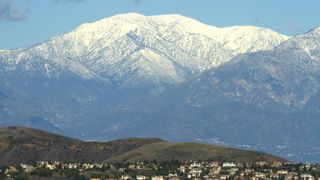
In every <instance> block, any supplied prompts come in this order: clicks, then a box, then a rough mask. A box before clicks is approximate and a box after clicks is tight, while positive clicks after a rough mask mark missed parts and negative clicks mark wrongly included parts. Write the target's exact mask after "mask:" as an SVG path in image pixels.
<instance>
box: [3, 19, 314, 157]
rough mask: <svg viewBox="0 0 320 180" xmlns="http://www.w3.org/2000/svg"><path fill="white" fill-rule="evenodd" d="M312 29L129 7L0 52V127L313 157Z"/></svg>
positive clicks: (96, 137)
mask: <svg viewBox="0 0 320 180" xmlns="http://www.w3.org/2000/svg"><path fill="white" fill-rule="evenodd" d="M319 32H320V31H319V28H315V29H313V30H311V31H309V32H307V33H305V34H302V35H298V36H295V37H287V36H285V35H281V34H278V33H276V32H274V31H272V30H269V29H265V28H258V27H251V26H235V27H227V28H217V27H213V26H209V25H205V24H202V23H200V22H198V21H196V20H193V19H190V18H186V17H183V16H180V15H161V16H143V15H140V14H134V13H131V14H122V15H117V16H113V17H110V18H106V19H103V20H100V21H97V22H94V23H90V24H84V25H82V26H80V27H78V28H77V29H75V30H74V31H71V32H70V33H67V34H64V35H60V36H57V37H54V38H52V39H50V40H48V41H47V42H44V43H40V44H37V45H35V46H33V47H27V48H24V49H18V50H9V51H1V52H0V83H1V86H0V125H1V126H7V125H24V126H31V127H37V128H42V129H47V130H51V131H54V132H60V133H63V134H66V135H71V136H73V137H78V138H82V139H113V138H119V137H124V136H141V137H151V136H152V137H161V138H166V139H169V140H177V141H185V140H188V141H202V142H207V143H222V144H228V145H231V146H241V147H248V148H253V149H259V150H263V151H267V152H272V153H277V154H279V155H283V156H286V157H289V158H291V159H293V160H298V161H315V162H318V161H319V160H320V159H317V158H318V156H317V154H318V153H320V143H319V142H320V141H318V140H319V139H320V133H319V132H318V131H317V127H319V125H320V121H319V120H318V118H317V117H319V113H320V104H319V102H320V101H319V98H320V94H319V92H318V89H319V81H320V74H319V72H320V71H319V67H320V65H319V60H320V54H319V52H320V49H319V48H320V47H319V44H320V43H319V42H320V33H319ZM307 147H308V148H307Z"/></svg>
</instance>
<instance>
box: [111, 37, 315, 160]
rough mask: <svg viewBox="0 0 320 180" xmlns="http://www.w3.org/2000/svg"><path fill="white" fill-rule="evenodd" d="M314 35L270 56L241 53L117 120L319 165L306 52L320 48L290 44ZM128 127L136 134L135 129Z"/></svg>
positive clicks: (309, 59)
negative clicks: (126, 120) (274, 153)
mask: <svg viewBox="0 0 320 180" xmlns="http://www.w3.org/2000/svg"><path fill="white" fill-rule="evenodd" d="M309 33H310V34H311V35H313V34H314V32H313V31H310V32H309ZM309 33H307V34H305V35H302V36H297V37H293V38H292V39H290V40H288V41H287V42H284V43H283V44H282V45H280V46H279V47H277V48H276V49H275V50H272V51H263V52H255V53H248V54H244V55H240V56H237V57H235V58H233V59H232V60H230V61H229V62H228V63H226V64H224V65H221V66H219V67H217V68H215V69H213V70H211V71H208V72H205V73H203V74H202V75H200V76H199V77H198V78H195V79H194V80H191V81H188V82H186V83H183V84H181V85H179V86H178V87H176V88H172V89H170V90H168V91H165V92H164V93H162V94H159V95H158V96H153V97H149V98H145V99H144V100H142V101H141V102H138V101H133V102H131V104H129V105H127V106H128V107H131V109H126V110H125V111H124V110H119V111H118V112H116V113H114V114H115V117H116V118H118V119H125V117H130V118H131V119H140V120H141V124H144V126H143V128H142V129H141V130H142V131H144V132H146V133H147V134H152V135H154V136H159V135H160V134H162V135H164V136H165V137H166V138H168V139H176V140H186V139H193V140H201V141H205V142H220V143H226V144H232V145H238V146H243V145H245V146H246V147H247V146H249V147H251V148H254V149H260V150H263V151H268V152H276V153H279V154H281V155H282V156H287V157H288V158H292V159H296V160H297V161H312V162H318V161H319V159H318V158H317V154H318V153H319V152H320V144H319V138H320V134H319V131H318V128H317V127H319V123H320V121H319V119H318V117H319V115H320V114H319V113H320V111H319V107H320V104H319V102H320V99H319V97H320V96H319V88H320V86H319V85H320V73H319V72H320V71H319V69H320V64H319V61H318V59H315V56H313V57H312V56H310V55H309V54H310V53H309V52H307V51H305V49H317V48H318V47H319V43H317V42H318V39H317V38H316V37H315V38H312V39H311V40H310V39H309V43H308V44H307V45H304V46H303V47H297V46H296V44H295V43H291V42H297V41H301V42H303V41H306V39H307V38H309V37H310V35H309ZM304 36H306V39H301V38H302V37H304ZM296 38H297V39H298V40H296ZM287 43H288V44H289V43H290V44H291V46H289V45H288V44H287ZM285 44H286V46H284V45H285ZM308 45H310V47H309V46H308ZM315 45H316V46H315ZM136 112H140V113H139V114H138V115H136ZM120 117H121V118H120ZM138 122H139V121H138ZM160 122H161V123H160ZM119 124H123V126H125V124H126V123H123V122H119ZM144 127H145V128H144ZM150 127H154V128H155V129H154V128H153V129H152V130H149V129H151V128H150ZM157 127H161V128H157ZM123 129H126V132H131V131H130V130H131V127H125V128H123ZM119 131H121V129H119ZM126 132H121V133H126ZM118 133H119V134H121V133H120V132H118ZM306 147H310V148H308V149H306Z"/></svg>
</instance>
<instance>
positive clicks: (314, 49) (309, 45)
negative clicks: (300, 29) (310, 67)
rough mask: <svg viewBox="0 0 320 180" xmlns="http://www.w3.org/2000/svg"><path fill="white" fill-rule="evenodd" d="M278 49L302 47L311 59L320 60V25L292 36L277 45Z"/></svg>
mask: <svg viewBox="0 0 320 180" xmlns="http://www.w3.org/2000/svg"><path fill="white" fill-rule="evenodd" d="M277 48H278V49H302V50H304V51H305V52H306V53H307V54H309V56H310V57H311V59H313V60H316V61H320V27H317V28H314V29H312V30H310V31H308V32H306V33H304V34H301V35H298V36H295V37H292V38H290V39H289V40H288V41H285V42H283V43H281V44H280V45H279V47H277Z"/></svg>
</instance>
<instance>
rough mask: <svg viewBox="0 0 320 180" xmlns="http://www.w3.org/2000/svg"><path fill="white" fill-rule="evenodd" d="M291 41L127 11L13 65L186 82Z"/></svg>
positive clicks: (264, 32) (25, 54) (27, 52)
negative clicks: (46, 64) (39, 62)
mask: <svg viewBox="0 0 320 180" xmlns="http://www.w3.org/2000/svg"><path fill="white" fill-rule="evenodd" d="M287 38H288V37H287V36H284V35H281V34H279V33H276V32H274V31H272V30H269V29H265V28H257V27H252V26H234V27H226V28H218V27H214V26H210V25H206V24H203V23H201V22H199V21H197V20H195V19H191V18H187V17H184V16H181V15H177V14H169V15H156V16H144V15H141V14H138V13H127V14H119V15H115V16H112V17H108V18H105V19H101V20H99V21H96V22H93V23H86V24H83V25H81V26H79V27H78V28H76V29H75V30H73V31H71V32H69V33H66V34H63V35H60V36H56V37H54V38H52V39H50V40H49V41H47V42H45V43H42V44H39V45H37V46H34V47H30V48H26V49H20V50H18V51H14V52H12V53H13V54H16V56H12V57H11V61H12V62H13V63H12V64H17V63H19V62H21V61H24V60H26V59H33V60H34V61H35V59H39V58H42V59H45V60H47V61H52V62H53V63H54V64H58V65H59V66H63V67H64V68H68V69H69V70H71V71H72V72H75V73H77V74H80V75H82V74H83V73H82V72H84V74H85V77H94V76H98V77H114V78H115V79H116V80H123V79H130V78H129V77H128V76H133V74H135V73H137V72H138V73H139V76H152V78H155V79H156V77H155V76H156V75H155V74H157V75H158V76H159V77H166V78H167V79H169V81H171V80H172V79H173V80H174V81H181V80H183V79H184V78H187V77H190V76H194V75H197V74H199V73H201V72H202V71H204V70H208V69H210V68H213V67H216V66H218V65H220V64H222V63H224V62H226V61H227V60H229V59H230V58H232V57H233V56H236V55H238V54H242V53H247V52H255V51H260V50H270V49H273V48H274V47H275V46H277V45H279V44H280V43H281V42H283V41H285V40H286V39H287ZM20 52H21V53H20ZM33 57H37V58H33ZM174 71H176V72H174ZM149 79H150V77H149Z"/></svg>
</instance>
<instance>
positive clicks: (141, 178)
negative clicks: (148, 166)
mask: <svg viewBox="0 0 320 180" xmlns="http://www.w3.org/2000/svg"><path fill="white" fill-rule="evenodd" d="M136 179H137V180H145V179H147V177H145V176H142V175H137V176H136Z"/></svg>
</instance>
